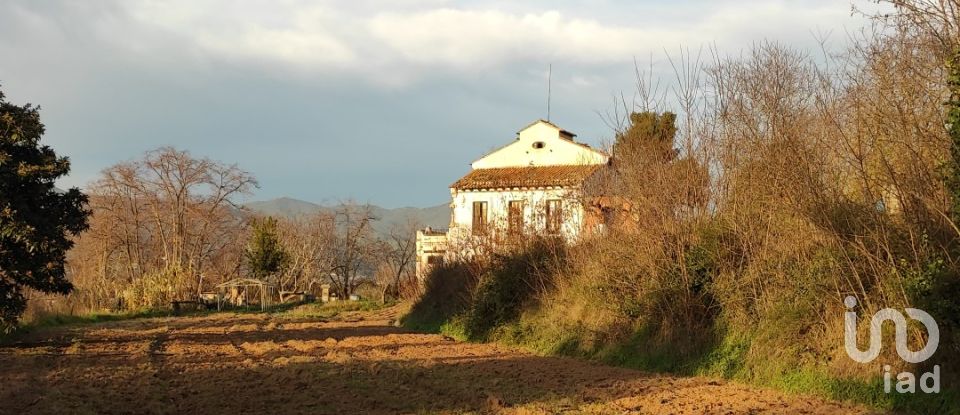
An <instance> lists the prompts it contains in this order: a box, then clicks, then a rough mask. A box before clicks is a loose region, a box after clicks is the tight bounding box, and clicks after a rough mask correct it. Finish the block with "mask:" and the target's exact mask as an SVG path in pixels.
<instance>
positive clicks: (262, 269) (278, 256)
mask: <svg viewBox="0 0 960 415" xmlns="http://www.w3.org/2000/svg"><path fill="white" fill-rule="evenodd" d="M252 227H253V234H252V235H251V237H250V243H249V244H248V245H247V250H246V251H245V252H244V257H245V259H246V260H247V266H248V267H249V268H250V273H252V274H253V277H254V278H258V279H267V278H269V277H271V276H273V275H275V274H277V273H279V272H280V271H283V269H284V268H286V267H287V265H288V264H289V263H290V254H288V253H287V251H286V250H285V249H284V247H283V245H282V244H281V242H280V237H279V235H278V230H277V227H278V225H277V219H276V218H273V217H270V216H268V217H266V218H262V219H254V220H253V222H252Z"/></svg>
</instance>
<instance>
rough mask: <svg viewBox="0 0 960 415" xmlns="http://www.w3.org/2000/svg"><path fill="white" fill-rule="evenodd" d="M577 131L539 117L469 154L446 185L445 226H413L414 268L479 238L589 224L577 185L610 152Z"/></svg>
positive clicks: (560, 231)
mask: <svg viewBox="0 0 960 415" xmlns="http://www.w3.org/2000/svg"><path fill="white" fill-rule="evenodd" d="M575 137H576V135H575V134H573V133H570V132H569V131H566V130H564V129H562V128H560V127H558V126H556V125H554V124H552V123H550V122H548V121H545V120H538V121H535V122H533V123H532V124H530V125H528V126H526V127H524V128H523V129H522V130H520V131H519V132H518V133H517V138H516V139H515V140H514V141H512V142H511V143H509V144H507V145H505V146H503V147H500V148H498V149H496V150H494V151H493V152H491V153H489V154H487V155H485V156H483V157H481V158H480V159H478V160H476V161H474V162H473V163H472V164H471V171H470V172H469V173H467V174H466V175H465V176H463V177H461V178H460V179H459V180H457V181H456V182H454V183H453V184H451V185H450V196H451V202H450V207H451V215H450V227H449V230H447V231H445V232H444V231H437V230H432V229H425V230H422V231H419V232H417V275H418V276H420V277H423V276H424V275H425V274H426V272H427V271H428V270H429V267H430V265H431V264H434V263H436V262H437V261H439V260H441V259H442V258H444V257H449V256H451V255H455V254H457V253H460V252H462V251H463V250H464V249H468V248H466V247H469V246H470V245H471V243H472V242H475V241H477V240H478V239H484V240H497V239H499V238H501V237H505V236H509V235H511V234H520V233H536V234H546V235H556V236H559V237H563V238H564V239H566V240H568V241H570V240H575V239H576V238H578V237H579V236H580V235H581V234H583V233H584V232H586V231H589V230H590V223H592V221H591V220H590V218H588V211H587V209H586V208H585V206H584V203H583V200H582V199H583V198H582V195H583V186H584V184H585V183H586V182H588V180H589V179H591V178H592V177H595V176H596V175H597V174H598V173H600V172H601V170H603V169H606V168H607V167H608V166H609V164H610V156H609V155H607V154H606V153H604V152H602V151H600V150H597V149H594V148H591V147H590V146H588V145H586V144H582V143H578V142H576V141H575V140H574V138H575Z"/></svg>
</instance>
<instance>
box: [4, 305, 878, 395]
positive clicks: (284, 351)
mask: <svg viewBox="0 0 960 415" xmlns="http://www.w3.org/2000/svg"><path fill="white" fill-rule="evenodd" d="M396 314H397V310H396V309H386V310H380V311H375V312H351V313H345V314H342V315H340V316H338V317H334V318H329V319H325V320H324V319H318V318H291V317H285V316H282V315H272V314H229V313H221V314H212V315H205V316H196V317H170V318H153V319H140V320H127V321H120V322H110V323H99V324H89V325H76V326H66V327H58V328H49V329H41V330H37V331H34V332H32V333H28V334H27V335H25V336H22V337H20V338H18V339H17V340H16V341H15V342H13V343H8V344H4V345H2V346H0V413H3V414H21V413H51V414H52V413H58V414H66V413H71V414H72V413H79V414H83V413H91V414H92V413H158V414H184V413H189V414H240V413H343V414H360V413H501V412H503V413H531V414H533V413H536V414H539V413H604V414H605V413H644V414H666V413H676V414H744V413H783V414H832V413H864V412H865V410H864V409H863V408H859V407H856V406H851V405H848V404H842V403H836V402H827V401H823V400H819V399H814V398H807V397H801V396H790V395H784V394H781V393H778V392H775V391H770V390H765V389H758V388H754V387H748V386H744V385H740V384H736V383H729V382H724V381H721V380H716V379H708V378H678V377H671V376H663V375H653V374H648V373H644V372H639V371H635V370H629V369H622V368H615V367H608V366H602V365H598V364H593V363H590V362H584V361H580V360H575V359H569V358H557V357H540V356H533V355H530V354H528V353H524V352H521V351H518V350H515V349H511V348H507V347H503V346H498V345H492V344H471V343H461V342H457V341H454V340H452V339H449V338H446V337H443V336H440V335H431V334H419V333H412V332H408V331H405V330H403V329H401V328H397V327H395V326H394V323H393V322H394V321H395V319H396V317H397V315H396Z"/></svg>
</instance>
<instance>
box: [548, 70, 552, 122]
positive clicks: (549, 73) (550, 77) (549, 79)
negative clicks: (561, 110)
mask: <svg viewBox="0 0 960 415" xmlns="http://www.w3.org/2000/svg"><path fill="white" fill-rule="evenodd" d="M552 78H553V64H552V63H551V64H550V66H548V67H547V121H550V81H551V80H552Z"/></svg>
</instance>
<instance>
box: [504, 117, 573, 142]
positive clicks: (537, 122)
mask: <svg viewBox="0 0 960 415" xmlns="http://www.w3.org/2000/svg"><path fill="white" fill-rule="evenodd" d="M539 123H544V124H547V125H549V126H551V127H553V128H556V129H558V130H560V132H561V133H563V134H566V135H568V136H570V138H573V137H576V136H577V135H576V134H574V133H571V132H569V131H567V130H564V129H563V128H560V126H558V125H556V124H554V123H552V122H550V121H547V120H545V119H543V118H541V119H539V120H536V121H534V122H532V123H530V124H527V126H526V127H523V128H521V129H520V131H517V134H520V133H521V132H522V131H523V130H526V129H527V128H530V127H533V126H534V125H537V124H539Z"/></svg>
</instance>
